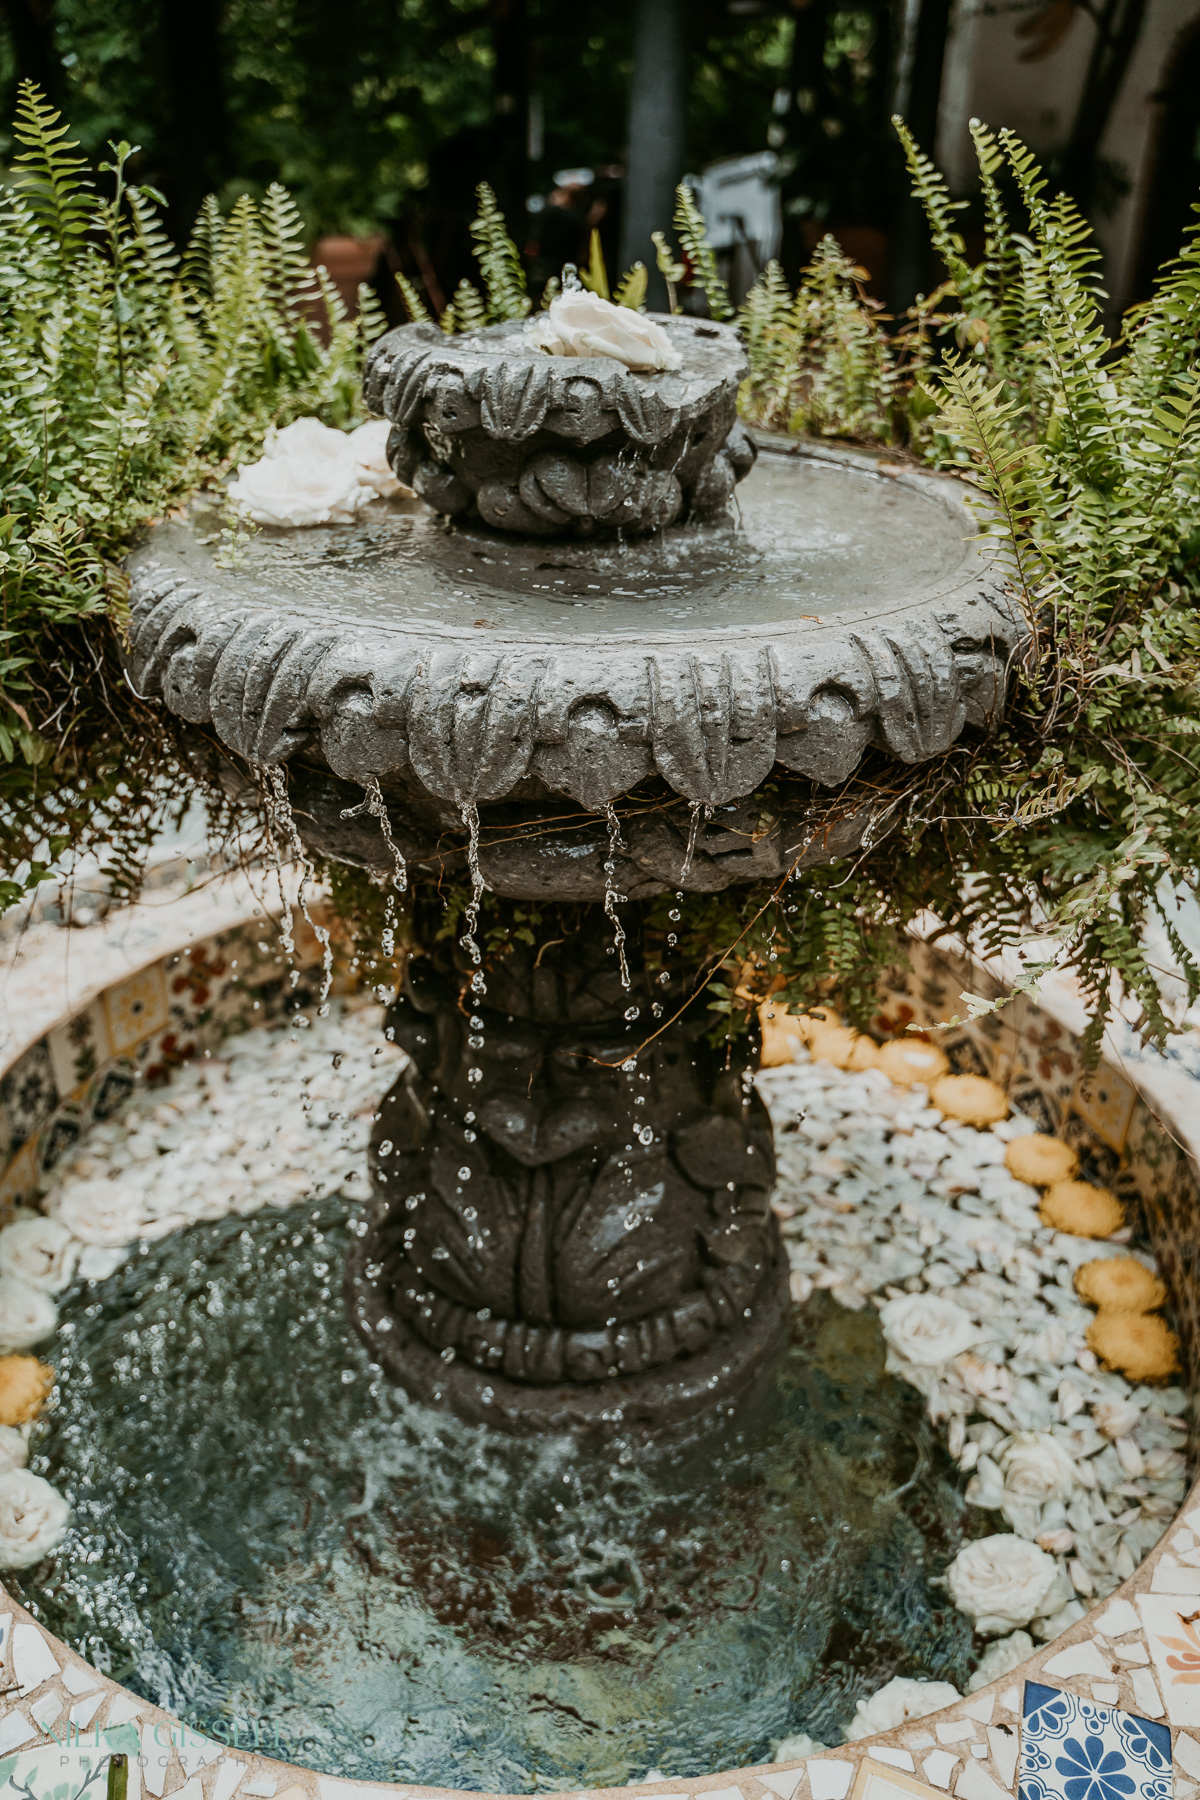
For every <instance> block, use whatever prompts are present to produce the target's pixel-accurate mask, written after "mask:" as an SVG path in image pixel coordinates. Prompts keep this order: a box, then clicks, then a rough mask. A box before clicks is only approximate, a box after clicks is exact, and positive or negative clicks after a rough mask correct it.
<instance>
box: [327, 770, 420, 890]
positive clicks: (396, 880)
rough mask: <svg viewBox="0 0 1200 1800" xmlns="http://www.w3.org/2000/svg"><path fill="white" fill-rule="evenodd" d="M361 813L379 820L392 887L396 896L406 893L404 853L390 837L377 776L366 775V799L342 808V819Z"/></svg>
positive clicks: (355, 817)
mask: <svg viewBox="0 0 1200 1800" xmlns="http://www.w3.org/2000/svg"><path fill="white" fill-rule="evenodd" d="M363 813H369V814H370V816H371V817H372V818H373V819H378V820H379V829H380V831H381V832H382V833H383V841H384V843H385V844H386V845H387V847H388V850H389V851H390V852H391V857H392V886H393V887H394V888H395V890H396V892H397V893H398V894H404V893H407V891H408V864H407V863H406V862H405V860H404V852H403V851H402V850H401V848H400V846H399V844H398V843H397V842H396V840H395V838H394V837H393V836H392V821H391V820H390V819H389V817H388V809H387V803H386V801H385V800H384V797H383V794H382V792H381V790H380V786H379V777H378V776H377V775H368V777H367V780H366V799H365V800H360V801H359V803H358V805H357V806H345V807H343V808H342V815H341V816H342V818H343V819H357V818H359V817H361V815H362V814H363Z"/></svg>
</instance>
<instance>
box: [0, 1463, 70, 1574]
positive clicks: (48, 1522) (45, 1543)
mask: <svg viewBox="0 0 1200 1800" xmlns="http://www.w3.org/2000/svg"><path fill="white" fill-rule="evenodd" d="M70 1516H71V1509H70V1507H69V1506H68V1505H67V1503H66V1501H65V1500H64V1499H63V1497H62V1495H61V1494H60V1493H59V1492H58V1490H57V1489H56V1488H52V1487H51V1486H50V1483H49V1482H48V1481H43V1480H42V1478H41V1476H40V1475H31V1474H30V1473H29V1470H28V1469H9V1470H8V1472H7V1473H6V1474H4V1475H0V1569H28V1568H31V1567H32V1565H33V1564H34V1563H36V1562H41V1560H42V1558H43V1556H46V1555H47V1554H48V1553H49V1552H50V1551H51V1550H53V1548H54V1546H55V1544H57V1543H58V1541H59V1539H60V1538H61V1537H62V1534H63V1532H64V1531H65V1530H66V1528H67V1520H68V1519H69V1518H70Z"/></svg>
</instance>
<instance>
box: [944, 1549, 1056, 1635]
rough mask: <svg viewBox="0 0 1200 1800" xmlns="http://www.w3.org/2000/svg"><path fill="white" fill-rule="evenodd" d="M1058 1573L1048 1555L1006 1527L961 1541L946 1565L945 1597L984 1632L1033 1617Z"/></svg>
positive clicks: (1012, 1627)
mask: <svg viewBox="0 0 1200 1800" xmlns="http://www.w3.org/2000/svg"><path fill="white" fill-rule="evenodd" d="M1057 1577H1058V1564H1057V1563H1056V1562H1055V1560H1054V1558H1053V1557H1052V1556H1047V1555H1046V1552H1045V1551H1044V1550H1039V1549H1038V1547H1037V1545H1036V1544H1031V1543H1030V1542H1029V1541H1028V1540H1027V1539H1026V1538H1022V1537H1016V1536H1014V1535H1013V1533H1012V1532H1007V1531H1005V1532H997V1533H996V1534H995V1536H994V1537H985V1538H976V1540H975V1542H974V1543H972V1544H966V1545H964V1546H963V1548H962V1549H961V1550H960V1551H959V1553H958V1555H957V1556H956V1557H955V1559H954V1561H953V1562H952V1563H951V1564H950V1567H949V1568H948V1569H947V1571H946V1582H947V1585H948V1587H949V1589H950V1598H951V1599H952V1600H953V1601H954V1604H955V1606H957V1607H958V1609H959V1611H960V1612H964V1613H966V1614H967V1615H968V1616H969V1617H970V1618H972V1619H974V1621H975V1629H976V1630H977V1631H979V1632H982V1634H983V1635H984V1636H985V1637H996V1636H998V1635H999V1634H1000V1633H1001V1632H1008V1631H1016V1630H1018V1629H1019V1628H1020V1627H1021V1626H1023V1625H1028V1623H1029V1621H1030V1619H1036V1618H1037V1617H1038V1616H1039V1614H1041V1613H1042V1612H1044V1611H1045V1605H1046V1602H1047V1601H1048V1600H1052V1599H1053V1598H1054V1595H1055V1591H1056V1585H1057Z"/></svg>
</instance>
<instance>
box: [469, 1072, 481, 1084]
mask: <svg viewBox="0 0 1200 1800" xmlns="http://www.w3.org/2000/svg"><path fill="white" fill-rule="evenodd" d="M467 1080H468V1081H470V1082H472V1083H473V1084H476V1085H477V1084H478V1083H479V1082H481V1081H482V1080H483V1070H482V1069H468V1070H467Z"/></svg>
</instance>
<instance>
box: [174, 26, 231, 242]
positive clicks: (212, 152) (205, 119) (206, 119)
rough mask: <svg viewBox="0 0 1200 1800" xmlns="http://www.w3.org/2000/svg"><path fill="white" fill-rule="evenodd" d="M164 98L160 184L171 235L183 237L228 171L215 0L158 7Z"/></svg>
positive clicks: (180, 240) (223, 97) (178, 239)
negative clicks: (167, 206)
mask: <svg viewBox="0 0 1200 1800" xmlns="http://www.w3.org/2000/svg"><path fill="white" fill-rule="evenodd" d="M159 17H160V20H161V28H162V46H163V56H164V61H165V64H166V77H167V80H166V89H167V102H168V105H169V108H170V116H169V120H168V125H167V130H166V131H165V133H164V140H163V141H164V152H163V188H164V191H165V193H166V196H167V200H168V202H169V204H170V208H171V211H170V225H171V235H172V236H173V237H174V238H175V239H176V241H177V242H184V241H186V239H187V236H188V234H189V232H190V231H191V229H192V225H193V224H194V222H195V218H196V214H197V212H198V211H199V209H200V202H201V201H202V200H203V199H204V197H205V195H206V194H209V193H212V191H213V190H214V189H215V188H219V187H220V185H221V183H222V182H223V181H224V179H225V177H226V175H227V173H228V165H227V152H228V131H227V126H226V117H225V88H224V80H223V71H222V59H221V30H220V11H219V7H218V4H217V0H188V4H187V5H186V6H183V5H180V4H179V3H178V0H165V3H164V5H163V7H162V10H161V12H160V15H159Z"/></svg>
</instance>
